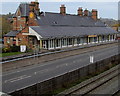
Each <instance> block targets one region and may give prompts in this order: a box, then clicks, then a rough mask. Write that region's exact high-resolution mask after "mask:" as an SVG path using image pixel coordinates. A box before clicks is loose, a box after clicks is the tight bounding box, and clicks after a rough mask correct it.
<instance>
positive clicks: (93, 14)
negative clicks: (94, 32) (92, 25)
mask: <svg viewBox="0 0 120 96" xmlns="http://www.w3.org/2000/svg"><path fill="white" fill-rule="evenodd" d="M97 13H98V12H97V10H96V9H92V18H93V19H94V20H97V19H98V18H97Z"/></svg>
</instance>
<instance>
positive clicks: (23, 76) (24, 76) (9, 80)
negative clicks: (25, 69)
mask: <svg viewBox="0 0 120 96" xmlns="http://www.w3.org/2000/svg"><path fill="white" fill-rule="evenodd" d="M26 77H28V76H27V75H22V76H19V77H16V78H11V79H8V80H5V81H4V83H7V82H11V81H16V80H20V79H23V78H26Z"/></svg>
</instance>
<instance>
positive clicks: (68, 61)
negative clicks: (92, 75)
mask: <svg viewBox="0 0 120 96" xmlns="http://www.w3.org/2000/svg"><path fill="white" fill-rule="evenodd" d="M116 54H118V46H113V47H108V48H104V49H100V50H94V51H93V52H87V53H84V54H79V55H75V56H70V57H66V58H62V59H58V60H54V61H49V62H44V63H42V64H39V65H33V66H29V67H26V68H22V69H17V70H13V71H9V72H7V73H4V74H3V76H2V84H3V85H2V88H3V92H5V93H9V92H13V91H15V90H19V89H22V88H25V87H28V86H30V85H33V84H36V83H38V82H42V81H45V80H48V79H50V78H53V77H56V76H60V75H61V74H65V73H66V72H69V71H72V70H75V69H78V68H81V67H83V66H87V65H89V64H91V63H90V56H91V55H92V56H93V57H94V60H93V61H94V62H96V61H99V60H103V59H105V58H108V57H111V56H113V55H116Z"/></svg>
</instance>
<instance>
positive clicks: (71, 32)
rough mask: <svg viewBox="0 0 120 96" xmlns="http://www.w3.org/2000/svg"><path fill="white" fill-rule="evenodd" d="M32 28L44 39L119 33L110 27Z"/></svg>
mask: <svg viewBox="0 0 120 96" xmlns="http://www.w3.org/2000/svg"><path fill="white" fill-rule="evenodd" d="M31 28H32V29H33V30H34V31H36V32H37V33H38V34H39V35H41V36H42V38H44V39H45V38H46V39H47V38H61V37H78V36H80V37H81V36H87V35H103V34H104V35H107V34H115V33H117V32H116V31H114V30H113V29H111V28H110V27H71V26H31Z"/></svg>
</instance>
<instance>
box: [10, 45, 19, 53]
mask: <svg viewBox="0 0 120 96" xmlns="http://www.w3.org/2000/svg"><path fill="white" fill-rule="evenodd" d="M10 49H11V52H19V51H20V46H11V47H10Z"/></svg>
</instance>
